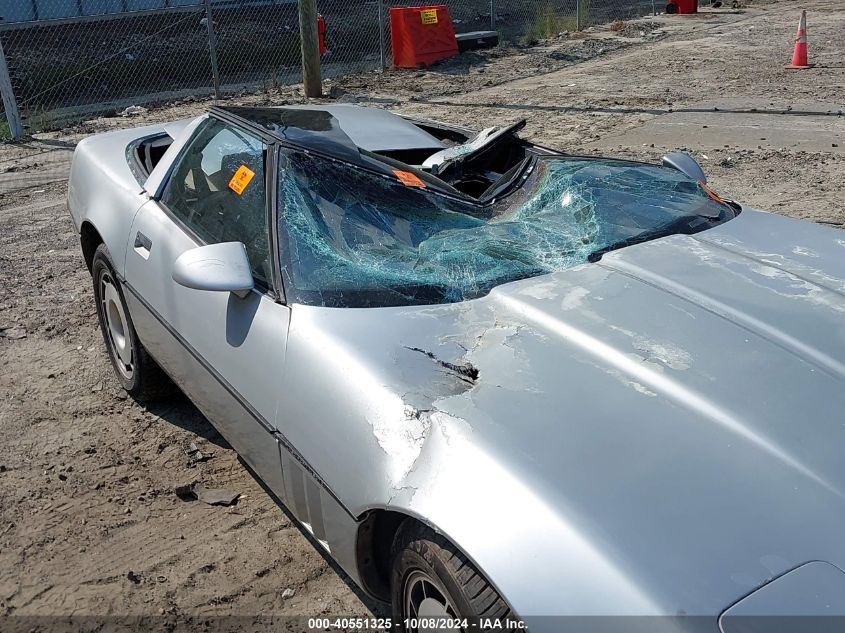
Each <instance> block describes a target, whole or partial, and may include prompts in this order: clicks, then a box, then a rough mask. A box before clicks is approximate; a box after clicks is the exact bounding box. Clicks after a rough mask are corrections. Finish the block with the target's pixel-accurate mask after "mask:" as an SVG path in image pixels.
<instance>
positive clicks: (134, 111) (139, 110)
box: [120, 105, 149, 117]
mask: <svg viewBox="0 0 845 633" xmlns="http://www.w3.org/2000/svg"><path fill="white" fill-rule="evenodd" d="M147 112H149V110H147V109H146V108H145V107H143V106H137V105H131V106H129V107H128V108H126V109H125V110H122V111H121V112H120V116H126V117H129V116H141V115H142V114H146V113H147Z"/></svg>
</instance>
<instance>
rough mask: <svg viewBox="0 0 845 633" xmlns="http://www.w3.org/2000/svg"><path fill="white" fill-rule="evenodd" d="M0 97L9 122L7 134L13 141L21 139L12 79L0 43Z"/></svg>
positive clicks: (21, 130) (20, 127)
mask: <svg viewBox="0 0 845 633" xmlns="http://www.w3.org/2000/svg"><path fill="white" fill-rule="evenodd" d="M0 96H2V98H3V108H4V109H5V110H6V120H7V121H8V122H9V134H11V136H12V138H13V139H19V138H23V125H22V124H21V115H20V113H19V112H18V104H17V102H16V101H15V93H14V91H13V90H12V78H11V77H10V76H9V67H8V66H7V65H6V54H5V53H4V52H3V42H2V41H0Z"/></svg>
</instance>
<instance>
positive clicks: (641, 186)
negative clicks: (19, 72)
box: [279, 152, 733, 307]
mask: <svg viewBox="0 0 845 633" xmlns="http://www.w3.org/2000/svg"><path fill="white" fill-rule="evenodd" d="M420 185H422V186H420ZM732 217H733V212H732V210H731V209H730V208H729V207H728V206H727V205H725V204H721V203H719V202H717V201H716V200H714V199H712V198H711V197H710V196H709V195H708V193H707V192H705V191H704V190H703V189H702V188H701V187H700V186H699V185H698V183H696V182H695V181H693V180H690V179H689V178H687V177H686V176H685V175H683V174H682V173H681V172H678V171H675V170H673V169H669V168H664V167H658V166H653V165H645V164H640V163H631V162H625V161H618V160H606V159H595V160H594V159H586V158H561V157H546V158H543V159H542V160H539V161H538V162H537V165H536V167H535V169H534V170H533V172H532V173H531V175H530V176H529V177H528V178H527V180H526V181H525V182H524V183H523V185H522V186H521V187H520V188H519V189H518V190H516V191H515V192H514V193H513V194H511V195H510V196H508V197H507V198H505V199H503V200H500V201H498V202H494V203H491V204H487V205H478V204H471V203H468V202H464V201H461V200H459V199H456V198H453V197H449V196H445V195H442V194H438V193H435V192H433V191H431V190H430V189H427V188H426V187H425V186H424V184H423V183H415V182H413V181H411V182H408V181H405V180H403V179H401V178H397V179H391V178H388V177H384V176H380V175H377V174H373V173H368V172H367V171H365V170H361V169H357V168H355V167H352V166H349V165H345V164H343V163H339V162H336V161H327V160H323V159H320V158H318V157H315V156H312V155H308V154H305V153H298V152H290V153H287V154H286V155H283V157H282V161H281V165H280V173H279V223H280V226H279V232H280V248H281V250H282V253H281V255H282V257H281V261H282V272H283V275H284V278H285V286H286V292H287V295H288V297H289V300H291V301H294V302H298V303H305V304H312V305H323V306H330V307H375V306H395V305H415V304H432V303H450V302H456V301H463V300H467V299H473V298H476V297H479V296H483V295H485V294H487V293H488V292H489V291H490V290H491V289H492V288H493V287H494V286H497V285H499V284H502V283H506V282H509V281H514V280H517V279H523V278H526V277H532V276H536V275H542V274H545V273H551V272H556V271H560V270H565V269H567V268H571V267H572V266H576V265H578V264H583V263H585V262H587V261H590V259H591V257H595V254H597V253H598V254H600V253H603V252H606V251H607V250H612V249H613V248H620V247H622V246H625V245H627V244H631V243H635V242H639V241H644V240H646V239H651V238H653V237H659V236H661V235H666V234H670V233H692V232H695V231H699V230H703V229H706V228H709V227H711V226H713V225H714V224H716V223H719V222H722V221H725V220H727V219H730V218H732Z"/></svg>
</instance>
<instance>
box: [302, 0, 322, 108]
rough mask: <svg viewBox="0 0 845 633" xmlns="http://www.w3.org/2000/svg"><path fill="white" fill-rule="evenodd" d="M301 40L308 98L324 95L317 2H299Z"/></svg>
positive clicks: (309, 0) (311, 0)
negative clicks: (321, 77) (321, 78)
mask: <svg viewBox="0 0 845 633" xmlns="http://www.w3.org/2000/svg"><path fill="white" fill-rule="evenodd" d="M299 40H300V42H301V44H302V83H303V84H304V86H305V96H306V97H321V96H322V95H323V88H322V82H321V80H320V42H319V35H318V34H317V3H316V0H299Z"/></svg>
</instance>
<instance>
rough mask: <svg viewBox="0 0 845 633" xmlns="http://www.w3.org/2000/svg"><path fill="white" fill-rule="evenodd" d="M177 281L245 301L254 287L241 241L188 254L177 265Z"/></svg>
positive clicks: (183, 284) (209, 246) (191, 250)
mask: <svg viewBox="0 0 845 633" xmlns="http://www.w3.org/2000/svg"><path fill="white" fill-rule="evenodd" d="M172 276H173V281H175V282H176V283H177V284H179V285H180V286H185V287H186V288H193V289H194V290H214V291H218V292H233V293H234V294H235V295H237V296H238V297H240V298H241V299H243V298H244V297H246V296H247V294H249V291H250V290H252V287H253V279H252V272H251V271H250V269H249V260H248V259H247V257H246V247H244V245H243V244H242V243H241V242H221V243H220V244H209V245H208V246H198V247H197V248H192V249H190V250H188V251H185V252H184V253H182V254H181V255H179V257H177V258H176V261H175V262H173V275H172Z"/></svg>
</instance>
